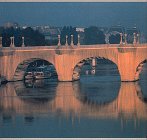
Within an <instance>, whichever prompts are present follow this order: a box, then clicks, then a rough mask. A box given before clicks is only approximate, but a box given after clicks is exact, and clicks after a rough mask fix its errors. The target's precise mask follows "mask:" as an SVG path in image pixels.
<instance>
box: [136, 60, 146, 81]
mask: <svg viewBox="0 0 147 140" xmlns="http://www.w3.org/2000/svg"><path fill="white" fill-rule="evenodd" d="M145 64H147V59H144V60H141V61H140V62H139V63H138V64H137V67H136V73H135V79H136V80H139V79H140V74H141V72H142V69H143V66H144V65H145Z"/></svg>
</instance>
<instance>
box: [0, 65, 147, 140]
mask: <svg viewBox="0 0 147 140" xmlns="http://www.w3.org/2000/svg"><path fill="white" fill-rule="evenodd" d="M85 67H86V68H83V70H82V74H81V79H80V81H75V82H58V81H57V79H48V80H38V81H35V82H32V81H26V82H25V83H23V82H14V83H8V84H6V85H2V86H1V87H0V137H39V138H40V137H59V138H61V137H62V138H65V137H75V138H78V137H87V138H89V137H95V138H96V137H147V66H144V67H143V71H142V74H141V76H140V77H141V80H140V81H139V82H136V83H133V82H122V83H121V82H120V77H119V73H118V71H117V69H116V67H115V66H114V65H112V64H105V65H104V64H99V65H98V66H97V68H96V74H91V72H90V66H85ZM86 69H87V70H88V69H89V71H87V72H85V71H86ZM85 73H88V74H87V75H86V74H85Z"/></svg>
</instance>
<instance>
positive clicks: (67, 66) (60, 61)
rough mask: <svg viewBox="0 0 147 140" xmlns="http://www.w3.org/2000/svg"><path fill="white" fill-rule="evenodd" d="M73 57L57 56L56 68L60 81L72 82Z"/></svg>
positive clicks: (67, 55) (68, 55) (66, 55)
mask: <svg viewBox="0 0 147 140" xmlns="http://www.w3.org/2000/svg"><path fill="white" fill-rule="evenodd" d="M72 65H73V56H72V55H70V54H63V55H56V56H55V68H56V71H57V74H58V80H59V81H72V75H73V68H72Z"/></svg>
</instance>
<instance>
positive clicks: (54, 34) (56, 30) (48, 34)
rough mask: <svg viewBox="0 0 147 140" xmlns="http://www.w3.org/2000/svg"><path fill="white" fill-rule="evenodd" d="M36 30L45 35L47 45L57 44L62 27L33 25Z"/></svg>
mask: <svg viewBox="0 0 147 140" xmlns="http://www.w3.org/2000/svg"><path fill="white" fill-rule="evenodd" d="M32 28H33V29H34V30H38V31H39V32H40V33H42V34H43V35H44V36H45V41H46V44H47V45H54V44H57V41H58V35H60V34H61V28H60V27H51V26H35V27H32Z"/></svg>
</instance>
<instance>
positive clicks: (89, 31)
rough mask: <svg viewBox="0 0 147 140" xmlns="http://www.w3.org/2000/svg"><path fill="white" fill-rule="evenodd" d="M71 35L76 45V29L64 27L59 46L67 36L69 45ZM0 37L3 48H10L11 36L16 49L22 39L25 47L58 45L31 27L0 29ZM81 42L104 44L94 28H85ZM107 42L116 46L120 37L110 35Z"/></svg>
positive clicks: (100, 34)
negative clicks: (0, 37)
mask: <svg viewBox="0 0 147 140" xmlns="http://www.w3.org/2000/svg"><path fill="white" fill-rule="evenodd" d="M71 35H73V43H74V44H75V45H76V44H77V43H78V32H77V31H76V27H72V26H64V27H63V28H62V30H61V34H60V37H61V39H60V40H61V44H62V45H64V44H65V43H66V36H68V38H67V43H68V44H69V45H70V43H71ZM0 36H2V37H3V41H2V45H3V46H4V47H8V46H10V43H11V40H10V37H12V36H14V44H15V46H16V47H20V46H21V45H22V37H24V38H25V40H24V44H25V46H45V45H57V43H58V39H55V40H49V41H48V42H47V41H46V40H45V36H44V35H43V34H41V33H40V32H39V31H38V30H33V29H32V28H31V27H27V28H25V29H21V28H17V29H14V28H13V27H10V28H2V27H1V28H0ZM82 42H83V44H85V45H92V44H106V41H105V34H104V32H103V31H101V30H100V29H99V28H98V27H96V26H91V27H88V28H85V30H84V33H83V41H82ZM109 42H110V44H118V43H119V42H120V35H116V36H115V35H111V36H110V37H109Z"/></svg>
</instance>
